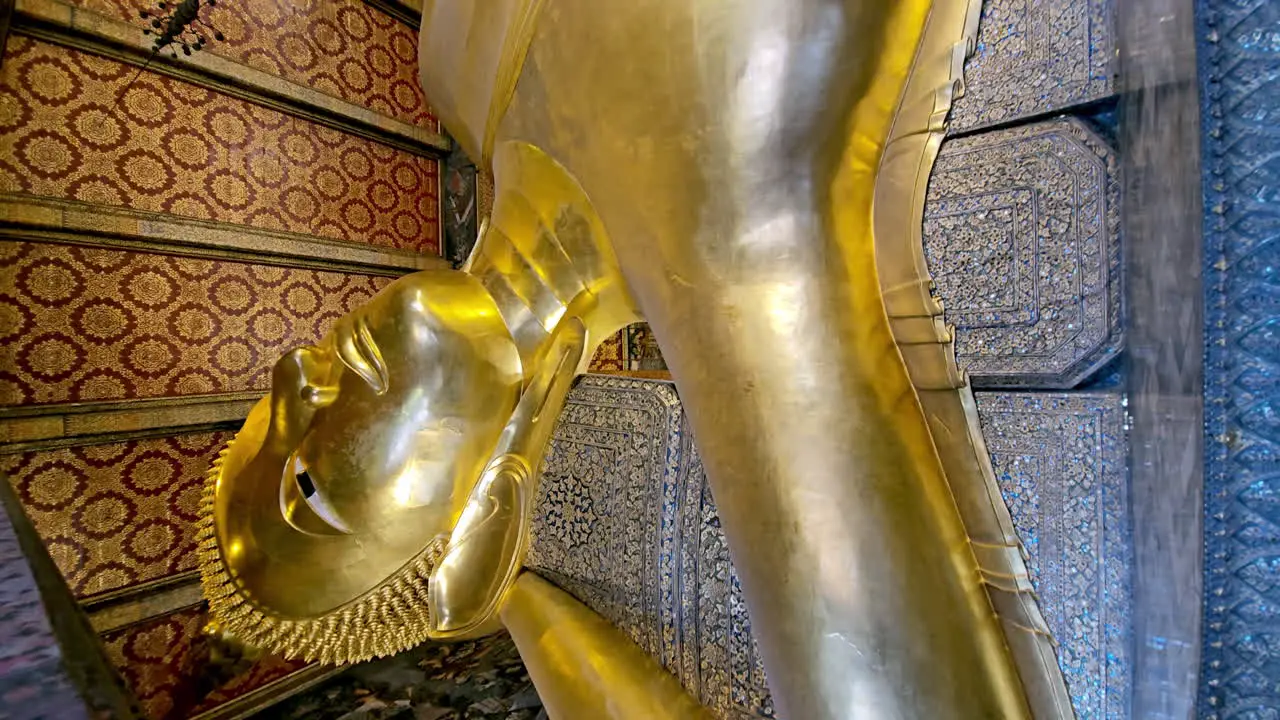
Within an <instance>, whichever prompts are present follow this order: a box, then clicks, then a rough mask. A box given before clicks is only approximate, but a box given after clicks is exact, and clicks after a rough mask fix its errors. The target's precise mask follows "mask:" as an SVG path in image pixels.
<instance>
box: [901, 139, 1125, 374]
mask: <svg viewBox="0 0 1280 720" xmlns="http://www.w3.org/2000/svg"><path fill="white" fill-rule="evenodd" d="M1117 176H1118V171H1117V163H1116V156H1115V153H1114V151H1113V150H1112V149H1111V148H1110V147H1109V146H1108V145H1107V143H1106V142H1105V141H1104V140H1103V139H1102V138H1101V137H1100V136H1098V135H1097V134H1096V133H1094V132H1093V131H1092V130H1090V129H1089V128H1088V127H1087V126H1086V125H1085V124H1084V123H1083V122H1081V121H1079V120H1075V119H1072V118H1060V119H1055V120H1051V121H1048V122H1042V123H1037V124H1034V125H1027V126H1022V127H1016V128H1011V129H1007V130H997V131H993V132H989V133H983V134H980V135H975V136H971V137H965V138H957V139H953V140H949V141H947V142H946V143H945V144H944V145H943V147H942V152H941V153H940V155H939V158H938V162H937V165H936V166H935V169H934V172H933V176H932V179H931V181H930V184H929V193H928V200H927V202H926V206H925V221H924V247H925V256H926V257H927V259H928V262H929V271H930V273H931V274H932V275H933V278H934V280H935V281H936V283H937V285H938V292H939V295H940V296H941V298H942V301H943V305H944V307H945V310H946V318H947V322H948V323H950V324H952V325H954V326H955V327H956V330H957V336H956V355H957V359H958V360H959V363H960V366H961V367H962V368H964V369H965V370H967V371H968V372H969V374H970V376H971V377H972V378H973V382H974V385H975V386H977V387H995V386H999V387H1024V388H1070V387H1074V386H1075V385H1077V384H1079V383H1080V382H1082V381H1084V380H1085V379H1087V378H1088V377H1089V375H1090V374H1092V373H1093V372H1094V371H1096V370H1097V369H1098V368H1099V367H1101V366H1102V365H1103V364H1104V363H1106V361H1107V360H1109V359H1110V358H1112V357H1114V356H1115V354H1116V353H1117V352H1119V350H1120V348H1121V344H1122V340H1123V333H1122V324H1123V323H1122V320H1121V309H1122V308H1121V298H1122V295H1121V286H1120V239H1119V229H1120V208H1119V193H1120V184H1119V179H1118V177H1117Z"/></svg>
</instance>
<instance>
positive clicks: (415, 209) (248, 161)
mask: <svg viewBox="0 0 1280 720" xmlns="http://www.w3.org/2000/svg"><path fill="white" fill-rule="evenodd" d="M134 72H135V69H134V68H132V67H131V66H129V65H125V64H123V63H120V62H116V61H114V60H109V59H106V58H102V57H98V56H96V55H91V54H89V53H85V52H80V51H77V50H71V49H68V48H64V47H61V46H57V45H51V44H49V43H44V42H40V41H37V40H32V39H30V38H26V37H14V38H11V39H10V40H9V47H8V49H7V51H6V53H5V59H4V65H3V67H0V192H22V193H28V194H32V195H41V196H46V197H58V198H68V199H74V200H82V201H85V202H92V203H98V204H102V205H113V206H123V207H128V208H132V209H135V210H144V211H149V212H157V213H168V214H173V215H183V216H188V217H195V218H201V219H205V220H217V221H220V222H228V223H236V224H243V225H250V226H253V227H259V228H266V229H271V230H286V231H291V232H298V233H305V234H309V235H316V236H322V237H327V238H333V239H336V240H347V241H352V242H363V243H370V244H373V245H381V246H385V247H393V248H400V249H405V250H413V251H416V252H422V253H427V254H432V255H436V254H439V247H440V246H439V227H438V224H439V218H438V211H439V200H438V195H437V193H438V188H437V180H438V178H437V175H438V172H439V169H438V164H437V161H436V160H435V159H433V158H425V157H421V156H418V155H414V154H412V153H408V152H405V151H403V150H398V149H394V148H391V147H388V146H386V145H382V144H379V143H376V142H373V141H371V140H366V139H364V138H361V137H357V136H354V135H348V134H345V133H342V132H340V131H337V130H333V129H329V128H326V127H323V126H320V125H316V124H314V123H310V122H307V121H305V120H301V119H299V118H295V117H292V116H289V115H285V114H283V113H280V112H277V111H275V110H270V109H267V108H265V107H262V106H259V105H255V104H253V103H250V102H247V101H243V100H238V99H235V98H231V97H227V96H224V95H218V94H216V93H214V92H212V91H210V90H207V89H205V88H202V87H198V86H196V85H192V84H189V83H186V82H183V81H180V80H175V79H171V78H168V77H164V76H161V75H154V74H144V75H142V76H141V77H139V78H138V80H137V81H136V82H134V83H133V85H132V86H130V87H129V89H128V90H127V91H125V92H124V95H123V97H121V96H120V93H121V91H122V90H123V89H124V88H125V87H126V85H128V83H129V79H130V78H131V77H133V74H134ZM117 98H119V100H118V101H117Z"/></svg>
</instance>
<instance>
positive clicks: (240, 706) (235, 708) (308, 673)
mask: <svg viewBox="0 0 1280 720" xmlns="http://www.w3.org/2000/svg"><path fill="white" fill-rule="evenodd" d="M348 667H349V666H347V665H339V666H338V667H333V666H330V665H309V666H307V667H304V668H302V669H301V670H298V671H296V672H293V673H290V674H288V675H285V676H284V677H282V678H280V679H279V680H276V681H274V682H270V683H267V684H266V685H263V686H262V687H260V688H257V689H255V690H252V691H250V692H247V693H245V694H244V695H241V696H240V697H237V698H235V699H234V700H231V701H230V702H226V703H223V704H221V705H219V706H217V707H215V708H213V709H211V710H206V711H205V712H202V713H200V714H198V715H195V716H193V717H192V718H191V720H244V719H245V718H251V717H253V716H255V715H257V714H258V713H259V712H262V711H263V710H266V709H267V708H269V707H271V706H272V705H275V704H276V703H278V702H281V701H283V700H286V699H288V698H291V697H293V696H294V695H297V694H298V693H300V692H303V691H305V690H307V689H309V688H312V687H315V686H316V685H319V684H320V683H322V682H324V681H326V680H328V679H329V678H331V677H333V676H335V675H338V674H339V673H342V672H345V671H346V670H347V668H348Z"/></svg>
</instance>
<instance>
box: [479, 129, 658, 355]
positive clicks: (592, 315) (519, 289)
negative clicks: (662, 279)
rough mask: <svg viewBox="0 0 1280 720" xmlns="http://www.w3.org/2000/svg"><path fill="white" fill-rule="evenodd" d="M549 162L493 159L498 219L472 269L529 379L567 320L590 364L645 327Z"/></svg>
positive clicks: (577, 202)
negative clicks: (616, 340)
mask: <svg viewBox="0 0 1280 720" xmlns="http://www.w3.org/2000/svg"><path fill="white" fill-rule="evenodd" d="M549 162H550V161H549V160H546V159H545V156H541V154H540V153H538V151H537V150H536V149H533V148H530V147H528V146H520V147H517V148H515V149H514V150H512V151H511V152H508V153H505V154H499V155H498V156H497V157H495V158H494V163H495V169H498V170H499V172H498V173H497V175H498V181H499V186H498V188H497V197H496V198H495V202H494V208H493V216H492V217H491V218H490V222H489V224H488V226H487V227H486V229H485V231H484V233H483V235H482V237H481V238H480V239H479V241H478V246H477V248H476V250H475V252H474V253H473V254H472V257H471V260H470V261H469V267H468V270H469V271H470V272H471V274H472V275H474V276H475V277H476V278H477V279H479V280H480V282H481V283H483V284H484V286H485V287H486V288H487V289H488V290H489V293H490V295H492V296H493V299H494V301H495V302H496V303H497V305H498V311H499V312H500V313H501V314H502V318H503V320H504V321H505V322H506V324H507V328H508V329H509V330H510V331H511V336H512V337H513V338H514V339H515V343H516V347H517V348H518V349H519V351H520V360H521V363H522V364H523V365H524V374H525V377H526V379H527V378H529V377H530V376H531V375H532V373H533V372H534V369H535V368H536V366H537V362H538V359H539V358H540V357H541V355H542V354H543V353H542V351H543V350H544V349H545V347H546V344H547V342H548V340H549V339H550V337H551V334H552V331H553V330H554V329H555V327H556V325H557V324H558V323H559V322H560V321H561V320H563V319H564V318H566V317H577V318H579V319H581V320H582V322H583V324H584V325H585V326H586V328H587V351H588V355H587V357H588V359H589V358H590V354H591V353H593V352H594V349H595V347H596V346H598V345H599V343H600V342H601V341H603V340H604V339H605V338H606V337H608V336H609V335H611V334H612V333H614V332H616V331H617V330H618V329H619V328H621V327H623V326H625V325H627V324H628V323H631V322H635V321H636V320H638V319H639V316H638V314H637V313H636V312H635V310H634V306H633V303H632V300H631V298H630V295H629V294H628V293H627V290H626V285H625V282H624V281H623V279H622V274H621V272H620V271H619V270H618V266H617V262H616V260H615V259H614V257H613V250H612V247H611V246H610V245H609V243H608V240H607V238H606V237H605V236H604V231H603V227H602V225H601V223H600V221H599V219H598V218H597V217H596V215H595V212H594V210H593V209H592V208H591V207H590V204H589V203H588V202H587V199H586V197H585V195H583V194H581V192H580V191H578V190H577V184H576V183H573V182H572V179H571V178H568V176H567V175H565V174H564V171H563V170H562V169H561V168H560V167H559V166H558V165H554V164H548V163H549ZM502 163H506V167H505V170H506V171H505V172H503V171H502V169H503V168H500V167H498V166H499V165H500V164H502ZM503 180H507V182H505V183H504V182H503ZM512 180H514V181H515V182H511V181H512ZM521 180H523V181H524V182H521Z"/></svg>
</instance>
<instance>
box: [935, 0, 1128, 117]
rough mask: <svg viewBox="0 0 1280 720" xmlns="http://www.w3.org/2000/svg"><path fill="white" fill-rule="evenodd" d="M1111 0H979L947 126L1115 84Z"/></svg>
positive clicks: (1059, 106) (1055, 105) (1023, 111)
mask: <svg viewBox="0 0 1280 720" xmlns="http://www.w3.org/2000/svg"><path fill="white" fill-rule="evenodd" d="M1112 14H1113V6H1112V0H1042V1H1037V2H1033V1H1031V0H986V2H984V3H983V4H982V19H981V22H980V24H979V26H978V46H977V51H976V52H975V53H974V55H973V57H972V58H970V59H969V61H968V62H967V63H966V64H965V68H964V76H965V86H966V88H967V90H966V93H965V96H964V97H962V98H960V100H959V101H957V102H956V104H955V108H954V109H953V110H952V113H951V131H952V132H961V131H965V130H972V129H974V128H978V127H982V126H985V125H992V124H995V123H1007V122H1012V121H1014V120H1019V119H1022V118H1026V117H1030V116H1033V115H1040V114H1044V113H1048V112H1052V111H1055V110H1063V109H1066V108H1069V107H1073V106H1076V105H1081V104H1084V103H1088V102H1092V101H1095V100H1099V99H1102V98H1105V97H1108V96H1110V95H1111V94H1113V93H1114V92H1115V74H1116V69H1115V62H1116V61H1115V53H1116V41H1115V31H1114V21H1113V17H1112Z"/></svg>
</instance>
